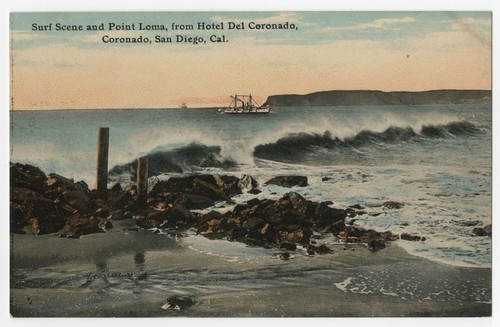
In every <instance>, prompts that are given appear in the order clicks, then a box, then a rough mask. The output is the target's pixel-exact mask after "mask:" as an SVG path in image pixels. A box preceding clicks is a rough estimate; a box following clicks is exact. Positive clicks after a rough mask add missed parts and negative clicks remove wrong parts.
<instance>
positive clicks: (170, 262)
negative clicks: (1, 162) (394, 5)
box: [11, 221, 491, 317]
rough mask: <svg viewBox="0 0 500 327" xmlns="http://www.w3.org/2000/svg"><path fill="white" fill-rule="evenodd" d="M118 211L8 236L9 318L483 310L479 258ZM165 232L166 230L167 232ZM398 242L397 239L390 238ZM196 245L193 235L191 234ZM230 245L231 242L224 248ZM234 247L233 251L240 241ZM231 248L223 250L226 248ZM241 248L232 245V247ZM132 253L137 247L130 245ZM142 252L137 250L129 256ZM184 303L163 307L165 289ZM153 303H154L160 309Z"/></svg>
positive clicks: (486, 276) (485, 275) (487, 288)
mask: <svg viewBox="0 0 500 327" xmlns="http://www.w3.org/2000/svg"><path fill="white" fill-rule="evenodd" d="M129 223H130V222H127V221H121V222H120V223H118V224H117V225H116V226H115V228H114V229H113V230H111V231H109V232H107V233H101V234H91V235H86V236H83V237H81V238H80V239H66V238H59V237H56V236H55V235H43V236H33V235H19V234H13V235H12V236H11V237H12V238H11V244H12V256H11V271H12V275H11V314H12V315H13V316H14V317H433V316H434V317H464V316H467V317H476V316H490V315H491V302H488V301H487V299H488V298H491V269H490V268H467V267H458V266H452V265H446V264H441V263H437V262H432V261H430V260H427V259H424V258H419V257H415V256H411V255H409V254H408V253H406V251H405V250H403V249H401V248H400V247H399V246H398V245H397V244H394V243H393V244H391V245H389V246H388V247H387V248H386V249H384V250H382V251H377V252H372V251H370V250H368V249H367V247H365V246H363V245H359V244H340V243H339V244H336V245H330V247H331V248H332V249H333V253H330V254H323V255H315V256H307V255H305V254H304V253H303V252H301V251H300V250H297V251H292V252H291V254H292V255H291V257H290V259H289V260H281V259H279V258H278V256H277V255H276V250H275V249H274V250H273V249H260V248H248V247H245V246H244V245H241V244H238V243H235V244H232V243H233V242H227V243H226V242H223V241H217V240H201V242H203V243H201V244H204V242H216V243H217V242H223V243H224V244H222V246H223V247H225V248H226V249H230V250H227V251H226V252H225V255H221V253H220V252H219V253H207V251H199V249H198V247H196V246H194V245H193V244H197V243H196V242H199V241H200V240H196V238H204V237H203V236H196V235H191V236H185V237H184V238H187V239H190V238H195V240H194V241H189V240H181V241H179V240H178V236H169V235H166V234H154V233H151V232H150V231H130V230H127V228H128V227H127V226H130V224H129ZM176 238H177V239H176ZM399 242H404V241H399ZM199 244H200V243H199ZM232 247H234V248H232ZM243 247H245V248H247V249H248V251H249V252H248V253H247V254H246V255H239V256H238V255H235V253H236V252H238V251H240V250H241V248H243ZM231 251H233V252H231ZM240 252H242V251H240ZM141 253H142V256H141V255H138V254H141ZM141 258H142V259H141ZM176 295H177V296H178V295H182V296H187V297H189V298H191V299H193V300H194V305H191V306H189V307H186V308H181V309H179V310H176V309H172V308H167V309H165V304H166V303H167V299H168V298H169V297H171V296H176ZM162 307H163V308H162Z"/></svg>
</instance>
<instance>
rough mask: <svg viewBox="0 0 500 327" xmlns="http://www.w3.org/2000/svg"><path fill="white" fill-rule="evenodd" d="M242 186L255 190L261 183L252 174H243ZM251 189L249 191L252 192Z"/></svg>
mask: <svg viewBox="0 0 500 327" xmlns="http://www.w3.org/2000/svg"><path fill="white" fill-rule="evenodd" d="M240 186H241V187H243V188H245V189H247V190H250V191H252V190H254V189H255V188H256V187H257V186H259V183H257V181H256V180H255V179H254V178H253V177H252V176H250V175H243V176H242V177H241V179H240ZM250 191H248V192H249V193H250Z"/></svg>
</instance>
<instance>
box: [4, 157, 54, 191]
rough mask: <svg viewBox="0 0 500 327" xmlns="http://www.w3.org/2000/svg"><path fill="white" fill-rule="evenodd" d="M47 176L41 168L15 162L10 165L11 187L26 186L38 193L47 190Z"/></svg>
mask: <svg viewBox="0 0 500 327" xmlns="http://www.w3.org/2000/svg"><path fill="white" fill-rule="evenodd" d="M46 181H47V176H46V175H45V173H44V172H43V171H41V170H40V169H39V168H37V167H35V166H31V165H23V164H20V163H15V164H11V165H10V187H20V188H26V189H29V190H32V191H35V192H37V193H44V192H45V190H46V184H45V182H46Z"/></svg>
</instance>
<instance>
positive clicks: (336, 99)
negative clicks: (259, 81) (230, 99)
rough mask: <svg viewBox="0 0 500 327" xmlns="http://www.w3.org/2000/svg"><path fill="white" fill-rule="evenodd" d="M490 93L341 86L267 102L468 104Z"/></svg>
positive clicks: (273, 104) (483, 100)
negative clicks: (355, 88) (332, 89)
mask: <svg viewBox="0 0 500 327" xmlns="http://www.w3.org/2000/svg"><path fill="white" fill-rule="evenodd" d="M491 97H492V92H491V90H433V91H421V92H404V91H398V92H383V91H373V90H338V91H322V92H314V93H309V94H304V95H299V94H280V95H271V96H269V97H268V98H267V101H266V102H265V103H264V105H269V106H271V107H307V106H381V105H384V106H387V105H431V104H467V103H488V102H491Z"/></svg>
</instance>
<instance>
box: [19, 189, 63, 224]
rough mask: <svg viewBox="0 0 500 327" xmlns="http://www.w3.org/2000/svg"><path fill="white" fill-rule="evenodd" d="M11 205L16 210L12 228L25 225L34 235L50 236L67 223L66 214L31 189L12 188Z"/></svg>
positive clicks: (49, 200)
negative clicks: (22, 219)
mask: <svg viewBox="0 0 500 327" xmlns="http://www.w3.org/2000/svg"><path fill="white" fill-rule="evenodd" d="M10 205H11V207H14V208H16V209H15V211H14V212H13V213H14V215H11V219H14V221H12V220H11V226H12V225H14V226H16V230H17V229H19V228H20V226H21V224H23V222H22V221H21V218H24V225H25V226H27V227H28V229H31V231H32V232H33V233H34V234H50V233H55V232H58V231H59V230H60V229H61V228H62V227H63V226H64V224H65V223H66V221H65V218H66V212H65V211H64V209H63V208H61V207H60V206H57V205H56V204H54V202H53V201H52V200H51V199H49V198H47V197H46V196H44V195H42V194H40V193H37V192H35V191H33V190H31V189H27V188H20V187H11V188H10Z"/></svg>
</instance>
